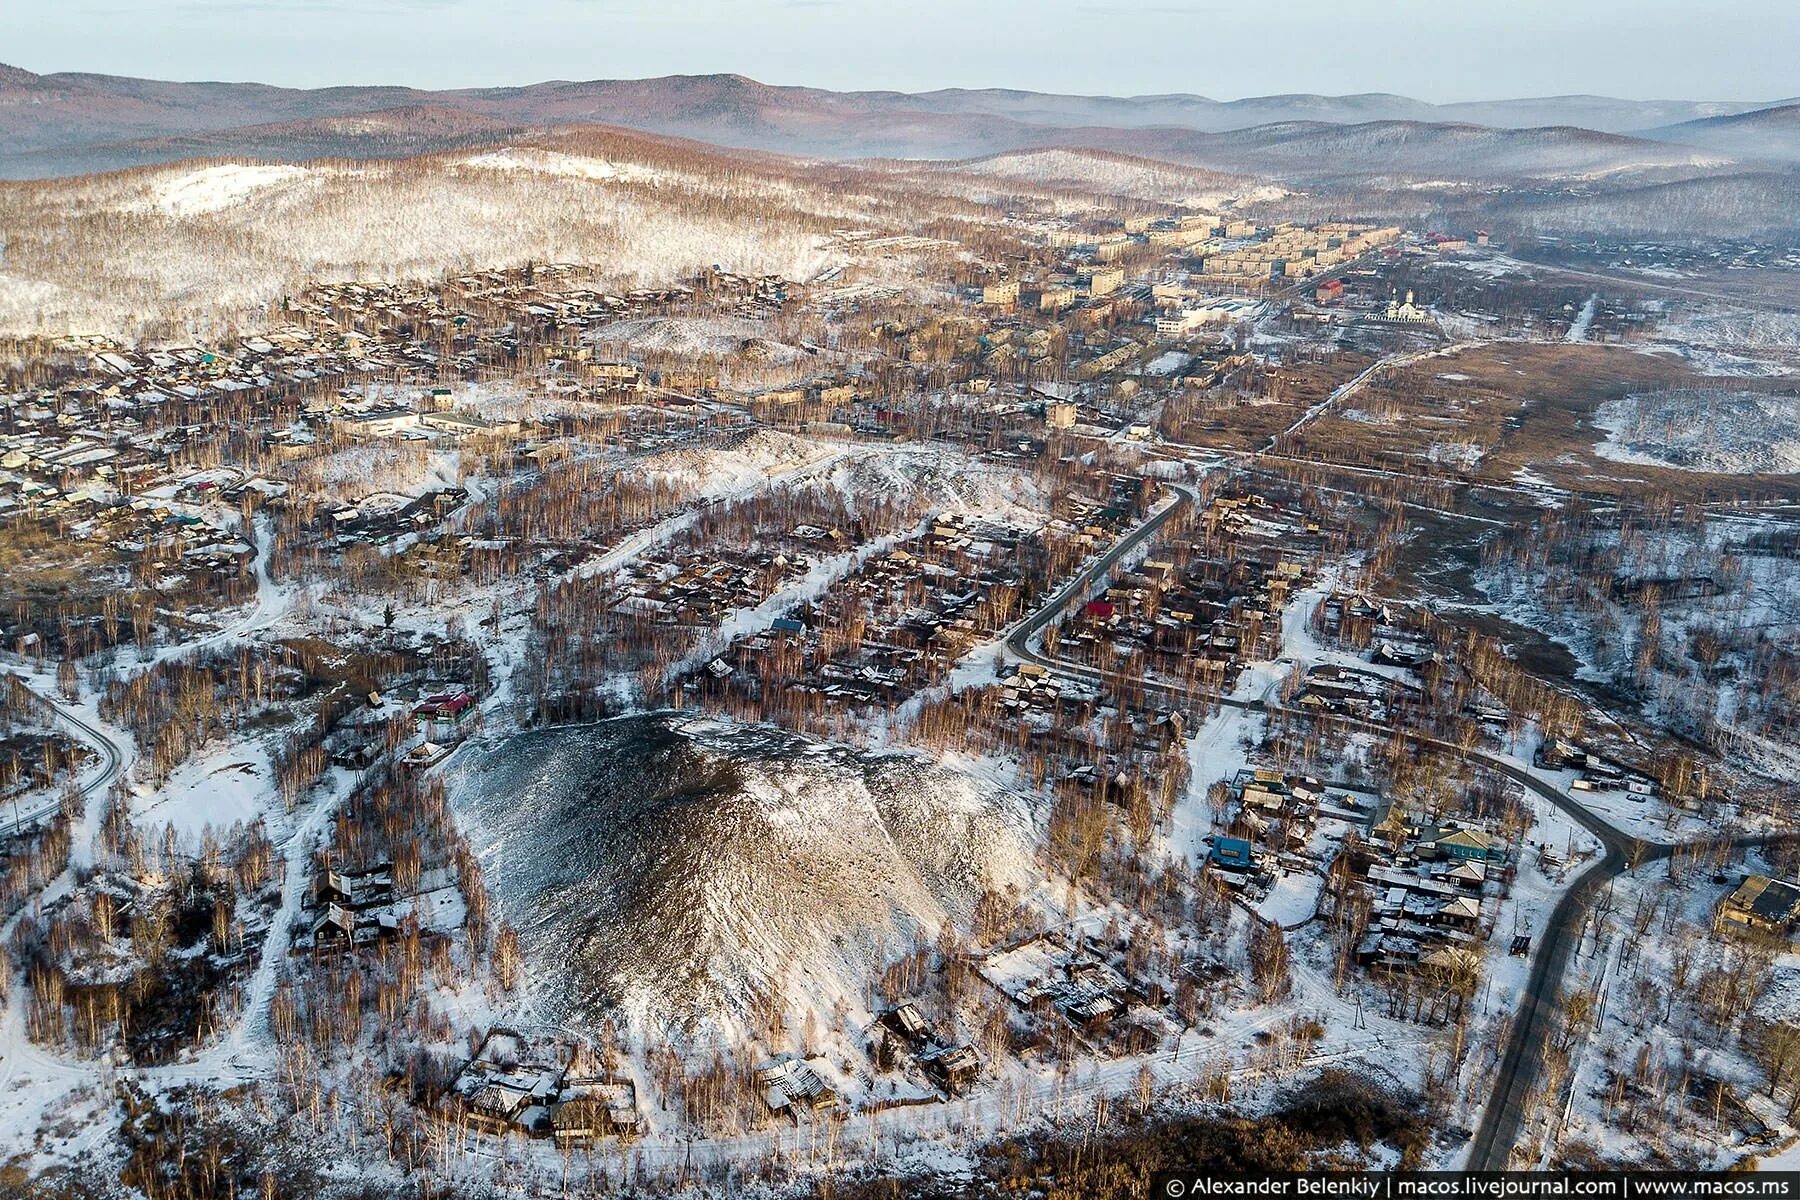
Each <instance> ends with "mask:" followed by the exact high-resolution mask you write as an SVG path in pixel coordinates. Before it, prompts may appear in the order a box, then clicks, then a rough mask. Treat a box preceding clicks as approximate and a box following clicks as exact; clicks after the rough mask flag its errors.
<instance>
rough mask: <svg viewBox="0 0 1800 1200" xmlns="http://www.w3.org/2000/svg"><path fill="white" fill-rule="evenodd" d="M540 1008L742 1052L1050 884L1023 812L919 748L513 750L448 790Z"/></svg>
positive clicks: (728, 731)
mask: <svg viewBox="0 0 1800 1200" xmlns="http://www.w3.org/2000/svg"><path fill="white" fill-rule="evenodd" d="M453 795H454V796H455V797H456V803H457V805H458V807H459V809H460V810H461V811H462V812H463V813H464V815H465V819H466V820H467V821H468V823H469V824H470V825H471V827H472V840H474V841H475V843H476V845H477V846H478V847H482V848H483V849H482V851H481V852H482V857H483V860H484V861H483V865H484V867H485V869H486V871H487V876H488V879H489V881H490V884H491V886H492V887H493V889H494V892H495V894H496V895H497V896H498V898H499V901H500V905H501V908H502V910H503V912H504V914H505V916H506V918H507V919H508V920H510V921H511V922H513V923H514V924H515V925H516V926H517V927H518V928H519V929H520V932H521V938H522V942H523V945H524V948H525V953H526V957H527V962H528V965H529V970H528V971H527V972H526V975H527V978H529V979H530V980H531V987H532V988H533V989H534V991H533V995H532V996H531V998H530V1001H529V1003H530V1004H531V1006H532V1007H533V1009H534V1011H536V1012H537V1013H538V1014H540V1015H541V1016H555V1017H557V1018H558V1019H562V1018H566V1017H573V1018H577V1019H581V1020H584V1021H590V1022H591V1021H593V1020H596V1019H598V1018H600V1017H602V1016H606V1015H612V1016H617V1017H620V1018H622V1020H623V1023H624V1024H625V1025H626V1026H627V1027H629V1028H632V1029H635V1030H637V1031H638V1032H644V1031H648V1030H668V1031H670V1032H679V1033H684V1034H686V1035H688V1036H691V1037H695V1038H699V1039H709V1038H713V1037H720V1038H725V1039H728V1040H731V1041H736V1040H737V1039H738V1038H740V1037H742V1036H745V1035H747V1034H750V1033H751V1032H752V1031H755V1032H757V1033H761V1034H764V1035H765V1036H766V1030H767V1026H768V1019H769V1014H770V1013H771V1012H779V1013H781V1014H782V1015H783V1016H784V1017H785V1018H786V1020H787V1021H788V1022H789V1026H788V1027H789V1028H790V1029H797V1028H798V1024H799V1022H801V1021H803V1020H804V1019H805V1015H806V1014H807V1013H808V1012H810V1013H812V1014H814V1016H815V1017H816V1018H818V1019H821V1020H822V1021H823V1022H826V1024H825V1027H826V1028H829V1027H830V1026H829V1022H830V1020H831V1011H832V1008H833V1006H834V1004H835V1003H836V1002H838V1001H840V1000H841V1001H842V1002H843V1004H844V1005H845V1007H846V1008H847V1009H848V1011H851V1012H857V1011H860V1010H862V1009H864V1008H865V1007H866V1004H867V1000H868V996H869V990H870V987H871V983H872V981H873V979H874V978H875V977H876V976H877V975H878V974H879V973H880V972H881V971H882V970H883V969H884V968H885V967H886V966H887V965H888V964H890V963H891V962H893V961H895V960H897V959H899V958H900V957H901V956H903V955H904V954H906V953H907V952H909V951H910V950H911V949H912V948H913V946H914V945H915V940H916V939H917V938H920V937H923V938H925V939H931V938H934V937H935V936H936V934H937V932H938V930H939V929H940V928H941V927H942V926H943V925H944V924H945V923H946V922H948V923H950V924H952V925H953V926H958V927H966V923H967V922H968V921H969V919H970V917H971V915H972V911H973V907H974V904H975V902H976V900H977V899H978V898H979V896H980V894H981V892H982V891H983V890H984V889H985V888H989V887H994V888H1004V887H1006V886H1008V885H1012V886H1016V887H1019V888H1020V889H1022V890H1024V891H1027V892H1029V891H1030V890H1031V889H1032V888H1033V887H1035V885H1036V884H1037V882H1038V880H1039V878H1040V877H1041V868H1040V867H1039V866H1038V865H1037V863H1036V861H1035V859H1034V856H1033V853H1032V851H1031V849H1030V847H1031V844H1032V832H1031V828H1032V819H1031V815H1030V813H1029V812H1028V811H1027V810H1026V808H1025V806H1024V804H1023V802H1022V800H1020V798H1018V797H1017V796H1014V795H1012V794H1010V793H1006V792H1003V791H1000V790H999V789H997V788H995V787H994V786H993V785H992V784H990V783H987V782H985V781H982V780H978V779H975V778H972V777H970V776H966V775H963V774H961V773H959V772H956V771H954V770H950V769H947V768H945V767H942V766H937V765H934V764H932V763H930V762H927V761H925V760H922V759H919V758H915V757H911V756H895V755H888V756H871V755H867V754H862V753H859V752H855V751H851V750H848V749H845V748H842V747H837V746H832V745H829V744H826V743H820V742H816V741H812V740H809V739H806V738H802V737H798V736H795V735H791V734H787V733H784V732H780V731H776V730H771V729H767V728H763V727H744V726H736V725H730V724H723V723H718V722H687V723H675V722H673V721H672V720H670V719H667V718H663V717H640V718H629V719H624V720H620V721H614V722H608V723H605V724H602V725H599V726H590V727H585V728H570V729H561V730H550V731H545V732H542V733H535V734H526V735H523V736H521V737H517V738H513V739H511V740H509V741H508V742H507V743H506V744H505V745H504V746H503V747H502V748H500V749H497V750H496V751H494V752H493V753H492V754H490V755H489V756H488V757H487V758H485V759H482V760H480V761H479V762H476V763H474V765H471V766H468V767H465V768H464V769H462V770H461V771H460V772H459V776H458V778H457V779H456V780H455V781H454V783H453Z"/></svg>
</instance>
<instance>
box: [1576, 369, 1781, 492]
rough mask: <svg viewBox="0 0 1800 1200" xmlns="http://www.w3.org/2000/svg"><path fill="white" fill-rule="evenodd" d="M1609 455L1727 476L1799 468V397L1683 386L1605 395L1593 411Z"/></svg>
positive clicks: (1600, 450) (1602, 448)
mask: <svg viewBox="0 0 1800 1200" xmlns="http://www.w3.org/2000/svg"><path fill="white" fill-rule="evenodd" d="M1594 425H1595V427H1596V428H1599V429H1603V430H1605V431H1606V435H1607V436H1606V438H1605V439H1604V440H1602V441H1601V442H1600V443H1599V444H1598V445H1596V446H1595V448H1594V449H1595V452H1596V453H1598V454H1599V455H1600V457H1602V458H1607V459H1611V460H1612V461H1614V462H1624V463H1637V464H1642V465H1647V466H1656V467H1676V468H1678V469H1680V470H1684V471H1707V472H1712V473H1716V474H1725V475H1770V474H1795V473H1800V396H1794V395H1777V394H1771V393H1767V392H1747V391H1733V390H1730V389H1725V388H1720V389H1709V388H1682V389H1678V390H1675V391H1669V392H1654V393H1648V394H1637V395H1631V396H1625V397H1623V398H1621V399H1618V400H1609V401H1607V402H1606V403H1605V404H1603V405H1601V406H1600V408H1599V409H1598V410H1597V411H1596V412H1595V413H1594Z"/></svg>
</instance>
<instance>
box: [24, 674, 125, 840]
mask: <svg viewBox="0 0 1800 1200" xmlns="http://www.w3.org/2000/svg"><path fill="white" fill-rule="evenodd" d="M19 686H20V687H25V682H24V680H20V681H19ZM26 690H27V691H31V689H30V688H26ZM32 694H33V695H35V696H37V698H38V699H39V700H41V701H43V702H44V704H45V706H46V707H48V708H49V709H50V711H51V712H53V713H55V714H56V719H57V720H59V721H61V722H62V723H63V724H65V725H67V726H68V727H69V728H70V729H72V730H74V731H75V733H76V734H77V735H78V736H79V738H80V740H81V741H84V742H86V743H88V744H89V745H90V746H92V747H93V748H94V750H95V752H96V753H98V754H99V756H100V769H99V770H98V771H96V772H94V773H93V774H92V775H91V776H90V777H89V778H88V779H86V780H85V781H84V782H83V783H82V784H81V794H82V796H83V798H84V799H89V800H91V799H92V798H93V797H94V796H96V795H104V794H105V793H106V790H107V789H108V788H110V787H111V786H112V785H113V783H114V781H115V780H117V779H118V778H119V775H120V773H121V772H123V771H124V769H125V762H126V755H125V748H124V747H123V746H121V745H119V743H118V742H116V741H114V740H113V739H112V738H111V737H110V736H108V735H107V734H105V733H104V732H102V731H101V730H98V729H96V728H94V727H93V726H92V725H90V724H88V723H87V722H86V721H83V720H82V719H81V718H80V717H78V716H76V715H75V714H74V713H73V712H72V711H70V710H69V709H67V708H65V707H64V706H63V705H60V704H58V703H56V701H54V700H51V699H50V698H49V697H47V696H44V695H42V694H40V693H37V692H32ZM61 807H62V796H61V794H59V793H58V792H57V791H56V789H54V788H46V789H45V794H44V795H43V796H42V797H40V798H39V799H38V801H37V803H35V804H33V805H32V806H31V807H29V808H25V809H16V810H13V811H9V812H8V813H7V814H6V815H7V817H8V818H9V820H8V823H7V824H6V826H5V829H6V833H7V836H9V837H10V836H12V835H13V834H15V833H17V832H19V830H21V829H27V828H29V827H31V826H33V825H36V824H38V823H39V822H40V821H44V820H47V819H49V818H50V817H52V816H54V815H55V814H56V812H57V810H58V809H60V808H61Z"/></svg>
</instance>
